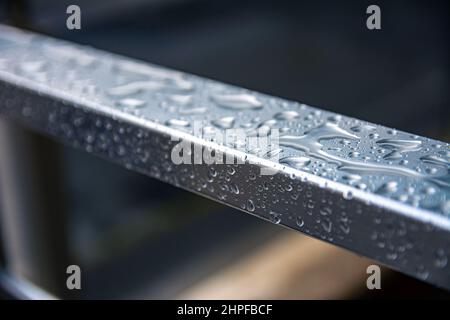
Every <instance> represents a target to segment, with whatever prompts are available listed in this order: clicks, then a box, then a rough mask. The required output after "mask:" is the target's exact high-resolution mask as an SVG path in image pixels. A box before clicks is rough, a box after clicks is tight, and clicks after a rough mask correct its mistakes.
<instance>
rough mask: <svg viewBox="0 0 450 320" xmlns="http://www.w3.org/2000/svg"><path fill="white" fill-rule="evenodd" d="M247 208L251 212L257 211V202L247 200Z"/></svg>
mask: <svg viewBox="0 0 450 320" xmlns="http://www.w3.org/2000/svg"><path fill="white" fill-rule="evenodd" d="M247 210H248V211H250V212H253V211H255V204H254V203H253V201H252V200H248V201H247Z"/></svg>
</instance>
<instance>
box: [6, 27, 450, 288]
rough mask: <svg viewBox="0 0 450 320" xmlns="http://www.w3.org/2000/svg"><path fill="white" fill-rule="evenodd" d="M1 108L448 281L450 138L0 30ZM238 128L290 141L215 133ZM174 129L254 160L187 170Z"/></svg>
mask: <svg viewBox="0 0 450 320" xmlns="http://www.w3.org/2000/svg"><path fill="white" fill-rule="evenodd" d="M0 113H1V114H2V115H4V116H6V117H8V118H13V119H16V120H19V121H21V122H23V123H25V124H27V125H29V126H31V127H32V128H34V129H36V130H38V131H40V132H44V133H46V134H49V135H51V136H54V137H56V138H57V139H58V140H60V141H61V142H63V143H66V144H69V145H72V146H74V147H76V148H81V149H83V150H85V151H86V152H89V153H92V154H95V155H99V156H101V157H103V158H106V159H109V160H111V161H114V162H116V163H119V164H121V165H123V166H125V167H126V168H128V169H130V170H135V171H138V172H141V173H144V174H146V175H149V176H152V177H155V178H157V179H160V180H162V181H165V182H168V183H171V184H173V185H176V186H179V187H181V188H184V189H187V190H190V191H193V192H195V193H198V194H201V195H203V196H206V197H208V198H211V199H214V200H216V201H219V202H221V203H224V204H226V205H229V206H232V207H235V208H239V209H241V210H243V211H245V212H248V213H250V214H252V215H255V216H258V217H260V218H263V219H266V220H268V221H271V222H272V223H275V224H280V225H283V226H286V227H289V228H292V229H296V230H298V231H301V232H303V233H305V234H308V235H310V236H313V237H315V238H318V239H321V240H324V241H327V242H330V243H332V244H335V245H339V246H342V247H345V248H348V249H349V250H352V251H355V252H357V253H360V254H363V255H365V256H367V257H370V258H373V259H375V260H378V261H380V262H381V263H384V264H386V265H388V266H390V267H392V268H395V269H397V270H400V271H402V272H404V273H407V274H409V275H412V276H414V277H416V278H419V279H422V280H424V281H427V282H430V283H433V284H437V285H439V286H442V287H445V288H450V265H449V263H448V257H449V256H450V199H449V194H450V191H449V188H450V175H449V165H450V148H449V144H448V143H444V142H439V141H436V140H431V139H428V138H424V137H420V136H416V135H414V134H410V133H405V132H401V131H398V130H395V129H391V128H386V127H383V126H379V125H376V124H371V123H368V122H365V121H360V120H357V119H354V118H349V117H346V116H341V115H338V114H335V113H331V112H328V111H324V110H321V109H318V108H315V107H311V106H307V105H304V104H302V103H298V102H293V101H287V100H284V99H280V98H276V97H271V96H268V95H264V94H261V93H256V92H252V91H250V90H246V89H242V88H238V87H234V86H230V85H226V84H222V83H219V82H216V81H212V80H208V79H204V78H200V77H197V76H193V75H189V74H184V73H181V72H177V71H172V70H168V69H164V68H161V67H158V66H154V65H150V64H148V63H142V62H139V61H136V60H132V59H128V58H124V57H120V56H117V55H113V54H110V53H106V52H102V51H98V50H95V49H92V48H88V47H83V46H79V45H75V44H71V43H68V42H63V41H58V40H54V39H51V38H47V37H43V36H37V35H34V34H30V33H22V32H20V31H17V30H16V29H11V28H9V27H1V28H0ZM405 117H407V114H405ZM198 123H200V124H201V126H200V128H201V130H197V129H196V127H198V126H197V124H198ZM236 128H239V129H242V130H243V131H245V133H246V135H247V136H248V137H251V136H257V135H258V134H261V133H262V132H270V130H271V129H278V131H279V147H278V148H276V149H274V150H271V152H268V153H261V152H258V150H254V149H249V148H247V147H246V141H239V140H237V141H235V143H233V144H228V143H226V142H223V141H218V140H215V139H214V133H215V132H217V131H220V130H225V129H236ZM205 134H209V136H211V137H212V138H208V139H206V138H205ZM173 137H177V138H182V139H184V140H186V141H189V142H191V143H193V145H194V149H195V147H196V146H197V147H203V148H207V147H209V148H214V149H217V150H220V151H221V152H223V154H224V155H233V156H234V157H236V158H238V159H241V160H242V161H245V162H246V163H245V164H212V165H208V164H205V163H203V164H180V165H176V164H174V163H173V161H172V160H171V152H172V150H173V147H174V146H175V145H176V144H177V143H178V142H177V141H174V140H173V139H172V138H173ZM261 168H266V169H272V170H274V169H275V170H277V173H276V174H274V175H261V174H260V172H261ZM92 179H101V177H92ZM292 250H296V248H292Z"/></svg>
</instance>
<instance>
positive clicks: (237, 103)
mask: <svg viewBox="0 0 450 320" xmlns="http://www.w3.org/2000/svg"><path fill="white" fill-rule="evenodd" d="M211 99H212V100H213V101H214V102H215V103H217V104H218V105H219V106H221V107H223V108H226V109H233V110H242V109H261V108H262V107H263V105H262V103H261V102H260V101H259V100H258V99H257V98H256V97H255V96H253V95H251V94H245V93H242V94H215V95H213V96H211Z"/></svg>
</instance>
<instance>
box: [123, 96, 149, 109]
mask: <svg viewBox="0 0 450 320" xmlns="http://www.w3.org/2000/svg"><path fill="white" fill-rule="evenodd" d="M117 105H118V106H119V107H128V108H141V107H143V106H144V105H145V101H143V100H139V99H133V98H125V99H121V100H119V101H117Z"/></svg>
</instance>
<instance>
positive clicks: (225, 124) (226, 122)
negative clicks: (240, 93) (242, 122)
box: [212, 117, 235, 130]
mask: <svg viewBox="0 0 450 320" xmlns="http://www.w3.org/2000/svg"><path fill="white" fill-rule="evenodd" d="M234 122H235V120H234V117H222V118H219V119H217V120H214V121H212V124H213V125H215V126H216V127H218V128H220V129H224V130H226V129H230V128H232V127H233V126H234Z"/></svg>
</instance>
